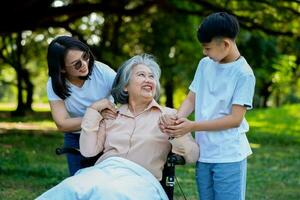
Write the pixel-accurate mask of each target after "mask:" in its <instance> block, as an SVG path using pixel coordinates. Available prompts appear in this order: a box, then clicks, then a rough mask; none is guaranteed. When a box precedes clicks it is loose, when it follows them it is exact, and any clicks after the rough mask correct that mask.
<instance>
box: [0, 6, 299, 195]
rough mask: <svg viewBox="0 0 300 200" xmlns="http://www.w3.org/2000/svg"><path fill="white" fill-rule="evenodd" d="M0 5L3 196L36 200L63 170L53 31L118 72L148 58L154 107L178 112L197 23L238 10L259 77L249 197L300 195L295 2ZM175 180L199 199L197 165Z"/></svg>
mask: <svg viewBox="0 0 300 200" xmlns="http://www.w3.org/2000/svg"><path fill="white" fill-rule="evenodd" d="M0 10H1V12H0V72H1V73H0V154H1V157H0V199H9V200H10V199H11V200H16V199H22V200H23V199H34V198H35V197H37V196H38V195H39V194H41V193H42V192H43V191H45V190H46V189H48V188H50V187H52V186H53V185H55V184H57V183H58V182H60V181H61V180H62V179H64V178H65V177H66V176H67V175H68V172H67V166H66V160H65V158H64V157H63V156H62V157H61V156H56V155H55V153H54V150H55V148H56V147H59V146H61V145H62V144H63V134H62V133H60V132H58V131H57V130H56V127H55V125H54V123H53V121H52V119H51V114H50V113H49V106H48V101H47V95H46V81H47V78H48V75H47V73H48V71H47V63H46V53H47V46H48V44H49V42H50V41H51V40H52V39H53V38H54V37H55V36H57V35H65V34H66V35H72V36H74V37H77V38H79V39H80V40H82V41H83V42H86V43H87V44H88V45H89V46H90V47H91V49H92V51H93V53H94V54H95V56H96V58H97V60H99V61H102V62H104V63H106V64H108V65H109V66H111V67H112V68H114V69H115V70H116V69H117V68H118V66H119V65H120V64H121V63H122V62H123V61H125V60H127V59H128V58H129V57H131V56H133V55H135V54H139V53H144V52H145V53H150V54H153V55H154V56H155V57H156V58H157V60H158V63H159V64H160V66H161V69H162V77H161V83H162V84H161V86H162V95H161V98H160V103H161V104H163V105H167V106H169V107H175V108H178V106H179V105H180V103H181V102H182V100H183V99H184V98H185V95H186V94H187V92H188V90H187V88H188V86H189V84H190V83H191V81H192V79H193V75H194V73H195V70H196V67H197V64H198V62H199V60H200V59H201V58H202V57H203V54H202V47H201V45H200V44H199V42H198V41H197V37H196V31H197V28H198V26H199V24H200V23H201V21H202V20H203V18H204V17H205V16H207V15H209V14H211V13H212V12H218V11H226V12H228V13H230V14H233V15H235V16H237V18H238V20H239V22H240V26H241V31H240V34H239V36H238V38H237V44H238V47H239V50H240V52H241V54H242V55H243V56H244V57H245V58H246V59H247V61H248V62H249V64H250V65H251V67H252V68H253V71H254V73H255V76H256V79H257V80H256V81H257V82H256V88H255V96H254V109H253V110H251V111H249V112H248V113H247V114H246V118H247V120H248V121H249V124H250V132H249V133H248V134H247V135H248V139H249V141H250V143H251V147H252V149H253V153H254V154H253V155H252V156H250V157H249V159H248V177H247V181H248V182H247V199H248V200H251V199H258V200H260V199H272V200H273V199H276V200H277V199H278V200H281V199H282V200H293V199H295V200H296V199H300V190H299V188H300V170H299V169H300V113H299V110H300V90H299V85H300V81H299V78H300V38H299V37H300V31H299V30H300V1H299V0H294V1H293V0H278V1H277V0H222V1H221V0H214V1H209V0H10V1H3V2H1V8H0ZM91 92H97V91H91ZM177 178H178V180H179V183H180V185H181V187H182V189H183V191H184V193H185V195H186V197H187V199H196V198H197V194H196V188H195V182H194V166H193V165H185V166H179V167H177ZM175 190H176V191H175V199H183V197H182V194H181V193H180V191H179V188H178V184H176V186H175Z"/></svg>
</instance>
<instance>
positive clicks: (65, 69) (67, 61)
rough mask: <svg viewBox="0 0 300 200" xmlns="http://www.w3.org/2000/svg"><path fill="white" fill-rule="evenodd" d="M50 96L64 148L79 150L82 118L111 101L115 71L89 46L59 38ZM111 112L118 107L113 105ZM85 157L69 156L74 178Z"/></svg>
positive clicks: (52, 57)
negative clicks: (97, 105) (92, 108)
mask: <svg viewBox="0 0 300 200" xmlns="http://www.w3.org/2000/svg"><path fill="white" fill-rule="evenodd" d="M47 61H48V70H49V79H48V82H47V95H48V100H49V104H50V108H51V113H52V118H53V120H54V122H55V124H56V126H57V128H58V130H59V131H62V132H64V133H65V134H64V146H65V147H73V148H79V135H80V129H81V127H80V125H81V121H82V117H83V115H84V113H85V111H86V108H87V107H88V106H90V105H91V104H92V103H94V102H95V101H98V100H100V99H103V98H111V97H110V92H111V87H112V84H113V81H114V78H115V75H116V73H115V71H114V70H112V69H111V68H110V67H109V66H107V65H106V64H104V63H101V62H98V61H95V58H94V56H93V54H92V52H91V51H90V49H89V47H88V46H87V45H86V44H84V43H82V42H81V41H79V40H77V39H76V38H73V37H70V36H59V37H57V38H55V39H54V40H53V41H52V42H51V43H50V44H49V47H48V53H47ZM110 110H111V111H114V110H115V109H114V106H113V104H111V108H110ZM82 159H83V157H82V156H81V155H72V154H67V160H68V167H69V172H70V175H71V176H72V175H74V173H75V172H76V171H77V170H78V169H81V168H82V166H81V164H80V161H81V160H82Z"/></svg>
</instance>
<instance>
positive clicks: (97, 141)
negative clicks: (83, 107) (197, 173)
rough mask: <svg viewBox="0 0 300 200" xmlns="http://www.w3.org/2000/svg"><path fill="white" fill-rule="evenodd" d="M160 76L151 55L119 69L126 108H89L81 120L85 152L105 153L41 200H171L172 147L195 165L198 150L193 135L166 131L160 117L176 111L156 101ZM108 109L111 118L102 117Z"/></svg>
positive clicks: (118, 95) (117, 85) (117, 89)
mask: <svg viewBox="0 0 300 200" xmlns="http://www.w3.org/2000/svg"><path fill="white" fill-rule="evenodd" d="M159 77H160V69H159V66H158V64H157V63H156V62H155V60H154V59H153V57H152V56H150V55H148V54H143V55H137V56H134V57H132V58H131V59H129V60H128V61H126V62H125V63H124V64H123V65H122V66H121V67H120V68H119V70H118V72H117V75H116V78H115V81H114V84H113V89H112V95H113V97H114V99H115V101H116V102H117V103H119V104H121V106H120V107H119V108H118V109H117V110H118V111H117V112H115V111H114V110H115V109H113V104H112V103H111V102H110V101H109V100H101V101H98V102H95V103H93V104H92V105H91V106H90V107H89V108H88V109H87V111H86V113H85V116H84V118H83V121H82V132H81V135H80V152H81V153H82V154H83V155H84V156H86V157H92V156H95V155H97V154H98V153H99V152H103V155H102V156H101V157H100V158H99V159H98V161H97V162H96V164H95V165H94V166H93V167H90V168H86V169H83V170H80V171H79V172H78V173H77V174H76V175H75V176H74V177H70V178H68V179H66V180H65V181H63V182H62V183H60V184H59V185H57V186H56V187H54V188H52V189H51V190H49V191H48V192H46V193H44V194H43V195H42V196H41V197H40V199H43V198H46V199H48V198H49V197H51V198H53V199H59V198H60V197H62V198H64V199H80V198H81V197H82V199H86V198H91V197H93V198H94V197H97V198H100V199H101V198H103V199H113V198H116V199H124V198H125V199H167V196H166V194H165V193H164V191H163V189H162V187H161V186H160V184H159V182H158V180H160V179H161V178H162V170H163V166H164V163H165V162H166V159H167V155H168V153H169V152H170V150H171V148H172V151H173V152H174V153H177V154H180V155H182V156H183V157H184V158H185V160H186V162H195V161H196V160H197V159H198V157H199V147H198V145H197V144H196V143H195V141H194V140H193V138H192V136H191V134H190V133H189V134H186V135H184V136H183V137H179V138H175V139H172V140H171V139H169V137H168V135H166V134H164V133H162V132H161V130H160V128H159V118H160V116H161V115H162V114H173V113H175V112H176V111H175V110H174V109H171V108H165V107H162V106H160V105H159V104H158V103H157V102H156V100H157V99H158V97H159V89H160V84H159ZM104 109H109V110H110V115H111V118H112V119H104V118H103V117H102V116H101V111H103V110H104ZM114 118H115V119H114Z"/></svg>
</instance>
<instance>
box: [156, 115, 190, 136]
mask: <svg viewBox="0 0 300 200" xmlns="http://www.w3.org/2000/svg"><path fill="white" fill-rule="evenodd" d="M159 128H160V129H161V131H162V132H163V133H166V134H168V135H169V136H171V137H181V136H183V135H185V134H187V133H188V132H191V131H193V122H192V121H190V120H188V119H186V118H180V119H178V116H177V115H175V114H174V115H169V114H164V115H162V116H161V117H160V120H159Z"/></svg>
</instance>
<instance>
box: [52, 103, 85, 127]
mask: <svg viewBox="0 0 300 200" xmlns="http://www.w3.org/2000/svg"><path fill="white" fill-rule="evenodd" d="M49 104H50V108H51V114H52V118H53V120H54V122H55V124H56V126H57V128H58V130H60V131H62V132H72V131H78V130H80V125H81V121H82V118H81V117H74V118H71V117H70V116H69V113H68V112H67V109H66V106H65V103H64V101H62V100H57V101H50V102H49Z"/></svg>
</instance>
